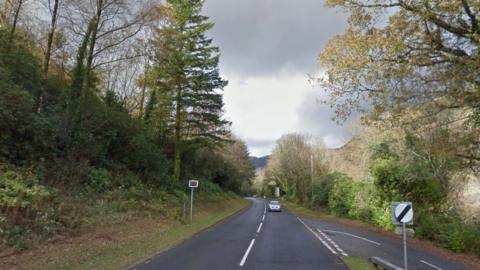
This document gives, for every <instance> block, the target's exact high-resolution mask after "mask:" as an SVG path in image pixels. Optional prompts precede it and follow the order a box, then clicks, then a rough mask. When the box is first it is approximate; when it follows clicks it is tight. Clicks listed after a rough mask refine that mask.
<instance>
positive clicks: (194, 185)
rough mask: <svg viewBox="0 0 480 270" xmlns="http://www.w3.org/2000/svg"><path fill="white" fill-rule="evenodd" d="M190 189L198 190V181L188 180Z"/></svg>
mask: <svg viewBox="0 0 480 270" xmlns="http://www.w3.org/2000/svg"><path fill="white" fill-rule="evenodd" d="M188 187H189V188H198V180H188Z"/></svg>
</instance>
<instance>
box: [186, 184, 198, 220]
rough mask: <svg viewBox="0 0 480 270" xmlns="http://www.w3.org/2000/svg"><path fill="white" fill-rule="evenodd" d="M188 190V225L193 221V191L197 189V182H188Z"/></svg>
mask: <svg viewBox="0 0 480 270" xmlns="http://www.w3.org/2000/svg"><path fill="white" fill-rule="evenodd" d="M188 187H189V188H190V223H192V221H193V190H194V189H196V188H198V180H188Z"/></svg>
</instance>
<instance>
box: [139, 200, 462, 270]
mask: <svg viewBox="0 0 480 270" xmlns="http://www.w3.org/2000/svg"><path fill="white" fill-rule="evenodd" d="M250 200H251V201H252V204H251V206H250V207H248V208H247V209H245V210H243V211H241V212H240V213H238V214H236V215H234V216H233V217H231V218H229V219H227V220H226V221H224V222H222V223H219V224H217V225H215V226H213V227H212V228H210V229H208V230H206V231H204V232H202V233H200V234H198V235H196V236H194V237H192V238H190V239H188V240H187V241H185V242H183V243H181V244H180V245H178V246H176V247H174V248H171V249H169V250H167V251H165V252H162V253H160V254H158V255H156V256H154V257H152V258H150V259H148V260H146V261H144V262H142V263H140V264H137V265H135V266H134V267H132V268H130V269H138V270H140V269H141V270H153V269H165V270H207V269H208V270H227V269H249V270H250V269H261V270H269V269H272V270H273V269H275V270H287V269H288V270H296V269H298V270H300V269H301V270H303V269H305V270H309V269H315V270H318V269H322V270H329V269H336V270H337V269H338V270H342V269H347V268H346V266H345V265H344V264H343V262H342V261H341V257H343V256H358V257H363V258H370V257H372V256H378V257H381V258H383V259H386V260H388V261H390V262H392V263H394V264H396V265H398V266H403V257H402V256H403V249H402V242H401V240H400V239H391V238H387V237H384V236H381V235H378V234H376V233H372V232H367V231H364V230H360V229H356V228H351V227H349V226H345V225H339V224H333V223H329V222H325V221H322V220H309V219H300V218H297V217H296V216H294V215H293V214H291V213H290V212H288V211H287V210H286V209H284V211H283V212H280V213H278V212H274V213H269V212H267V211H266V203H267V201H265V200H263V199H258V198H251V199H250ZM408 254H409V257H408V258H409V260H408V261H409V268H408V269H410V270H467V269H469V268H466V267H465V266H462V265H460V264H457V263H454V262H451V261H449V260H447V259H445V258H441V257H438V256H435V255H433V254H430V253H428V252H426V251H422V250H418V249H415V248H412V247H409V249H408Z"/></svg>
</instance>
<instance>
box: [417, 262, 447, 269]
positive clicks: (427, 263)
mask: <svg viewBox="0 0 480 270" xmlns="http://www.w3.org/2000/svg"><path fill="white" fill-rule="evenodd" d="M420 262H422V263H424V264H426V265H428V266H430V267H432V268H435V269H437V270H443V269H442V268H440V267H438V266H435V265H433V264H431V263H429V262H426V261H424V260H420Z"/></svg>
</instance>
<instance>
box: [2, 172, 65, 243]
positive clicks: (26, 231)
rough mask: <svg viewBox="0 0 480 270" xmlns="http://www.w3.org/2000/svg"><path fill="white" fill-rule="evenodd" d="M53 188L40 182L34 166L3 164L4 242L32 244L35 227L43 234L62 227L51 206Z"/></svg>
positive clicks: (47, 234)
mask: <svg viewBox="0 0 480 270" xmlns="http://www.w3.org/2000/svg"><path fill="white" fill-rule="evenodd" d="M53 198H54V195H53V191H52V190H49V189H48V188H46V187H45V186H43V185H41V184H40V183H39V182H38V179H37V177H36V176H35V175H34V174H33V173H32V171H31V170H19V169H15V168H10V167H0V210H1V213H2V216H1V219H0V238H1V240H2V244H3V245H8V246H15V247H16V248H17V249H25V248H27V247H28V242H29V239H30V238H32V237H33V231H35V233H36V234H37V235H38V236H40V237H41V238H47V237H50V236H51V235H53V234H55V233H56V232H57V231H58V230H59V227H61V226H60V225H59V224H58V222H57V221H56V215H55V210H53V209H52V208H51V206H52V201H53Z"/></svg>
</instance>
